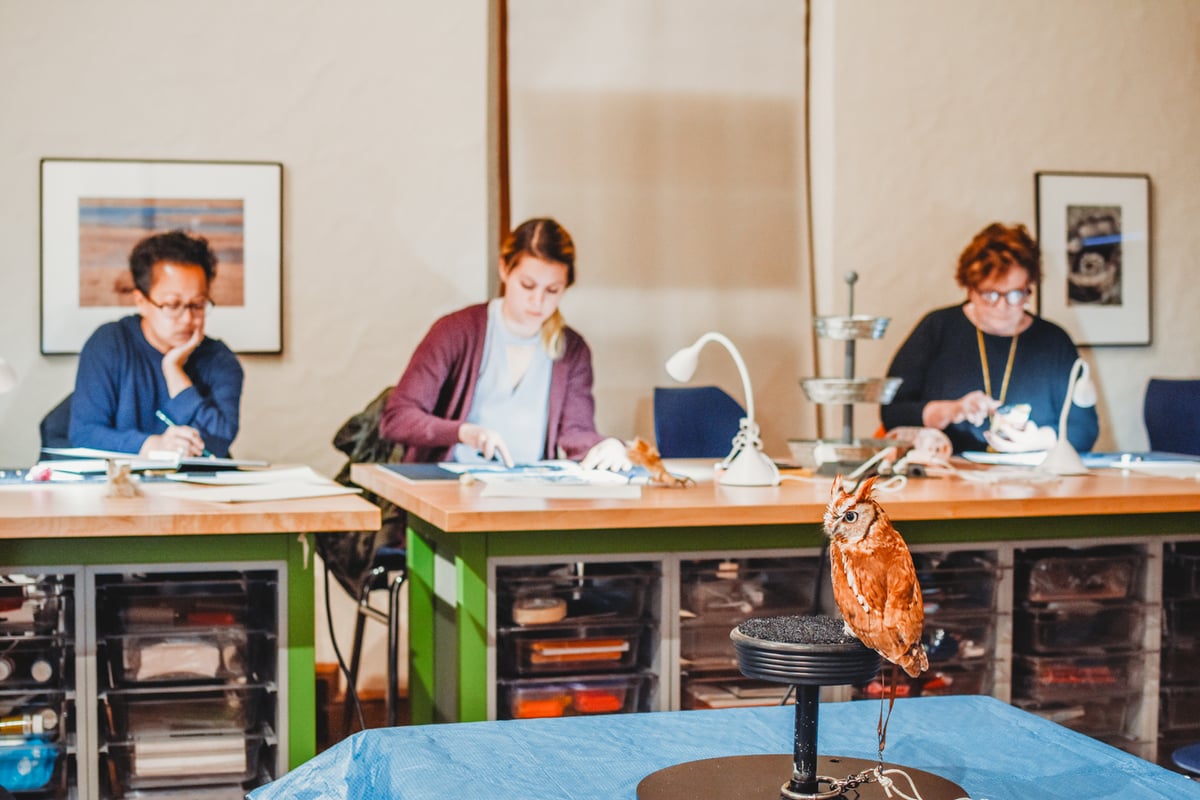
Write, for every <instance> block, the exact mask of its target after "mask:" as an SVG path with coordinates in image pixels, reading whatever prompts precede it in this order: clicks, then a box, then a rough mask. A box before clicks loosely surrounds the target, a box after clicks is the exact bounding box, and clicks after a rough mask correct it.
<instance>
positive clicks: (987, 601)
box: [913, 551, 1000, 615]
mask: <svg viewBox="0 0 1200 800" xmlns="http://www.w3.org/2000/svg"><path fill="white" fill-rule="evenodd" d="M913 565H914V566H915V567H916V568H917V580H918V581H919V582H920V584H921V598H922V600H923V601H924V604H925V613H926V614H927V615H928V614H935V613H938V612H940V611H946V610H956V611H962V610H967V609H974V610H982V609H991V608H992V606H993V604H994V602H995V596H996V583H997V580H998V579H999V574H1000V570H999V567H997V566H996V564H995V562H994V561H993V560H992V557H991V556H989V555H985V554H983V553H977V552H972V551H955V552H950V553H913Z"/></svg>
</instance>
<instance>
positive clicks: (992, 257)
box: [880, 223, 1099, 453]
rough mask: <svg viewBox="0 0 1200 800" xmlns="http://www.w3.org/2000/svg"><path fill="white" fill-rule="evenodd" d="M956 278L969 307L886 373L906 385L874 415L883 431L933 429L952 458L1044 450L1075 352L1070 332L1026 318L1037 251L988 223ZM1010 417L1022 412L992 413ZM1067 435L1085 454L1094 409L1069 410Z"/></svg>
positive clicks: (940, 313) (1011, 229) (947, 317)
mask: <svg viewBox="0 0 1200 800" xmlns="http://www.w3.org/2000/svg"><path fill="white" fill-rule="evenodd" d="M954 277H955V280H956V281H957V282H958V285H959V286H961V287H962V288H963V289H965V290H966V292H967V298H966V301H965V302H963V303H961V304H959V305H954V306H949V307H946V308H940V309H937V310H936V311H932V312H930V313H929V314H927V315H926V316H925V318H924V319H922V320H921V321H920V322H919V323H917V326H916V328H914V329H913V331H912V333H911V334H909V336H908V339H907V340H905V342H904V343H903V344H902V345H900V349H899V350H897V351H896V355H895V357H894V358H893V359H892V363H891V366H890V367H888V375H890V376H894V377H897V378H903V383H901V384H900V388H899V390H898V391H897V392H896V396H895V398H894V399H893V400H892V402H891V403H890V404H888V405H885V406H882V407H881V409H880V411H881V415H882V417H883V424H884V426H885V427H886V428H888V429H891V428H896V427H900V426H910V425H911V426H923V427H927V428H939V429H941V430H944V431H945V433H946V435H947V436H949V438H950V441H951V443H952V444H953V445H954V452H956V453H959V452H962V451H964V450H987V449H989V448H990V449H992V450H995V451H1000V452H1023V451H1032V450H1044V449H1046V448H1049V447H1050V446H1051V445H1053V444H1054V441H1055V438H1056V436H1057V428H1058V418H1059V414H1060V413H1061V411H1062V405H1063V400H1064V398H1065V395H1066V392H1067V381H1068V379H1069V377H1070V372H1071V366H1072V365H1073V364H1074V363H1075V359H1076V358H1077V357H1078V352H1077V351H1076V349H1075V344H1074V343H1073V342H1072V341H1071V337H1070V336H1068V335H1067V333H1066V331H1064V330H1063V329H1062V328H1060V327H1059V326H1057V325H1055V324H1054V323H1052V322H1049V321H1048V320H1045V319H1042V318H1041V317H1038V316H1034V315H1033V314H1031V313H1030V312H1028V311H1026V309H1025V305H1026V302H1027V301H1028V300H1029V295H1030V291H1031V289H1032V287H1033V286H1035V285H1037V283H1038V281H1039V280H1040V279H1041V266H1040V255H1039V252H1038V247H1037V244H1036V243H1035V242H1034V240H1033V237H1031V236H1030V235H1029V232H1028V231H1027V230H1026V229H1025V226H1024V225H1013V226H1008V225H1003V224H1000V223H992V224H991V225H988V226H987V227H986V228H984V229H983V230H982V231H980V232H979V233H978V234H976V236H975V238H974V239H972V240H971V243H970V244H969V245H967V248H966V249H965V250H963V252H962V255H961V256H959V259H958V269H957V270H956V272H955V276H954ZM1024 407H1028V412H1029V413H1028V419H1027V420H1026V419H1025V416H1024V413H1023V412H1024V410H1025V409H1024ZM1009 408H1016V409H1019V411H1017V413H1015V414H1011V415H1010V414H1007V413H1000V414H998V413H997V412H998V411H1001V409H1006V410H1007V409H1009ZM1067 432H1068V438H1069V439H1070V441H1071V444H1072V445H1074V447H1075V449H1076V450H1078V451H1080V452H1086V451H1088V450H1090V449H1091V448H1092V445H1093V444H1094V443H1095V441H1096V436H1097V434H1098V433H1099V421H1098V418H1097V415H1096V409H1095V408H1093V407H1087V408H1083V407H1080V406H1079V405H1075V404H1073V405H1072V407H1071V411H1070V415H1069V417H1068V422H1067Z"/></svg>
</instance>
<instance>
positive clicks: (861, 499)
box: [825, 475, 929, 678]
mask: <svg viewBox="0 0 1200 800" xmlns="http://www.w3.org/2000/svg"><path fill="white" fill-rule="evenodd" d="M874 485H875V478H874V477H870V478H868V479H867V480H865V481H863V482H862V485H861V486H859V487H858V490H857V491H855V492H846V491H844V490H843V489H842V476H841V475H839V476H837V478H835V479H834V482H833V489H832V491H831V492H830V496H829V505H828V506H827V507H826V509H825V535H826V536H828V537H829V566H830V571H831V573H832V578H833V599H834V601H835V602H837V605H838V608H839V609H840V610H841V612H842V617H843V618H844V619H845V620H846V629H847V630H848V631H849V632H850V633H852V634H854V635H855V636H857V637H858V639H859V640H860V641H861V642H862V643H863V644H865V645H866V646H867V647H870V648H871V649H872V650H875V651H876V652H877V653H879V655H881V656H883V657H884V658H886V659H887V660H888V661H890V662H892V663H893V664H896V665H897V666H899V667H900V668H901V669H903V670H904V671H905V672H907V673H908V674H909V675H911V676H912V677H914V678H915V677H917V676H918V675H920V674H921V673H922V672H924V671H925V670H926V669H928V668H929V659H928V658H927V657H926V655H925V649H924V648H923V647H922V646H921V632H922V630H923V629H924V626H925V609H924V607H923V606H922V604H921V585H920V583H918V581H917V570H916V568H915V567H914V566H913V560H912V554H911V553H909V552H908V545H906V544H905V543H904V539H903V538H902V537H901V536H900V534H899V532H898V531H897V530H896V529H895V528H893V527H892V522H891V520H889V519H888V516H887V513H886V512H885V511H884V510H883V507H882V506H880V505H879V503H877V502H875V500H874V499H873V498H872V497H871V489H872V488H873V487H874Z"/></svg>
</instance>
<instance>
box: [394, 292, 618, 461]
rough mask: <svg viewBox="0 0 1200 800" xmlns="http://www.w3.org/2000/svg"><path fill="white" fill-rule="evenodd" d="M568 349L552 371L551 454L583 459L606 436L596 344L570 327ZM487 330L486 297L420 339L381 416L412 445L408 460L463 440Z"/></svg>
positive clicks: (431, 457) (429, 456) (434, 457)
mask: <svg viewBox="0 0 1200 800" xmlns="http://www.w3.org/2000/svg"><path fill="white" fill-rule="evenodd" d="M563 333H564V336H565V339H566V351H565V352H564V353H563V355H562V358H560V359H558V360H557V361H555V362H554V365H553V367H552V369H551V372H550V408H549V416H548V418H547V424H546V428H547V430H546V451H545V453H543V457H544V458H557V457H558V448H560V447H561V448H562V449H563V452H564V453H566V455H567V457H568V458H572V459H575V460H579V459H581V458H583V456H584V455H585V454H586V453H587V451H588V450H590V449H591V448H592V446H593V445H595V444H596V443H597V442H599V441H600V440H601V439H603V438H604V437H603V436H601V435H600V434H599V433H597V432H596V422H595V418H596V404H595V401H594V400H593V399H592V352H591V350H590V349H589V348H588V346H587V342H585V341H584V340H583V337H582V336H580V335H579V334H578V333H576V332H575V331H574V330H572V329H571V328H566V329H565V330H564V331H563ZM486 335H487V304H486V303H480V304H479V305H474V306H468V307H467V308H464V309H462V310H460V311H455V312H454V313H452V314H448V315H446V316H444V317H442V318H441V319H439V320H438V321H437V322H435V323H433V327H431V328H430V329H429V333H427V334H425V338H424V339H423V340H422V341H421V343H420V344H419V345H417V349H416V352H414V353H413V356H412V359H411V360H410V361H409V362H408V367H407V368H406V369H405V370H404V374H403V375H401V376H400V382H399V383H398V384H397V385H396V388H395V389H394V390H393V391H392V394H391V396H390V397H389V398H388V402H387V406H386V407H385V408H384V411H383V417H382V418H381V420H380V423H379V431H380V434H381V435H382V436H383V437H384V438H385V439H390V440H391V441H393V442H398V443H400V444H403V445H405V446H406V450H405V453H404V460H405V461H406V462H409V463H413V462H419V463H431V462H438V461H445V460H446V459H447V458H449V457H450V451H451V449H452V448H453V447H454V445H456V444H457V443H458V428H459V426H460V425H461V424H462V423H463V421H464V420H465V419H466V418H467V412H469V411H470V410H471V398H472V397H474V395H475V383H476V381H477V380H478V379H479V367H480V364H481V363H482V361H483V344H484V339H485V338H486Z"/></svg>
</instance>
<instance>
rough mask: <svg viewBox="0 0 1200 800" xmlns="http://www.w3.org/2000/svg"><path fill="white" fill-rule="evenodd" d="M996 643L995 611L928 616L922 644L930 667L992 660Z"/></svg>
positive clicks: (959, 612) (956, 612)
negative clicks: (949, 663)
mask: <svg viewBox="0 0 1200 800" xmlns="http://www.w3.org/2000/svg"><path fill="white" fill-rule="evenodd" d="M995 640H996V617H995V615H994V614H993V613H992V612H991V611H984V612H980V611H938V612H937V613H934V614H926V615H925V630H924V631H923V633H922V636H921V641H922V643H924V645H925V652H926V654H927V655H928V656H929V663H930V664H941V663H945V662H972V661H979V660H982V659H990V658H991V656H992V651H993V649H994V647H993V645H994V643H995Z"/></svg>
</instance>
